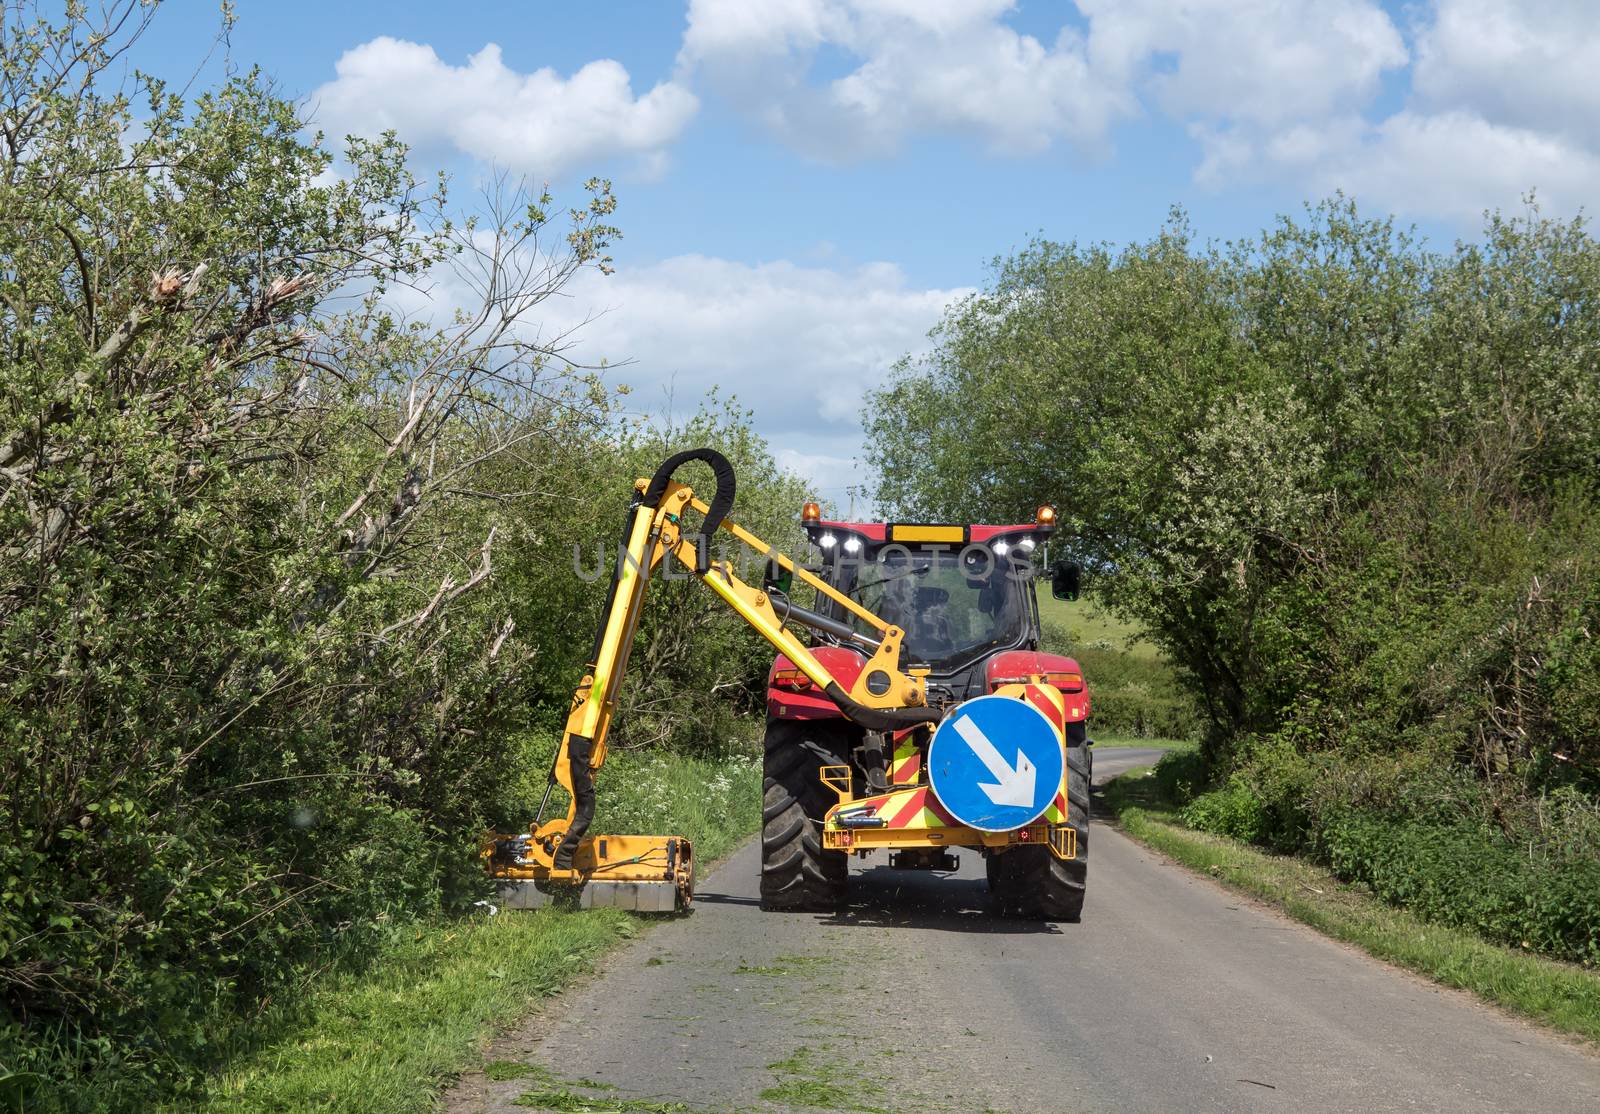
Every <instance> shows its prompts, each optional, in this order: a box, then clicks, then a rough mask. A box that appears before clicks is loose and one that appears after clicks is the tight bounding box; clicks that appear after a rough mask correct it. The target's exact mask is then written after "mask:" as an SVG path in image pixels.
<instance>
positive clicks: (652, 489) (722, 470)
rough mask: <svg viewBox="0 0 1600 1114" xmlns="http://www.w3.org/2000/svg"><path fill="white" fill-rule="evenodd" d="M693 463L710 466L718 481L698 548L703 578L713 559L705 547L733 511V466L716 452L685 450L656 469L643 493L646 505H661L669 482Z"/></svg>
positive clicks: (698, 571)
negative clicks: (699, 462)
mask: <svg viewBox="0 0 1600 1114" xmlns="http://www.w3.org/2000/svg"><path fill="white" fill-rule="evenodd" d="M691 460H703V461H705V462H706V463H707V464H709V465H711V474H712V476H714V477H715V478H716V481H717V490H716V494H714V495H712V497H711V502H710V503H708V504H707V509H706V520H705V521H704V522H703V523H701V524H700V542H701V544H700V545H699V546H698V547H697V548H698V550H699V557H698V558H697V560H696V567H695V572H697V573H701V574H704V573H705V571H706V569H707V568H709V567H710V558H709V557H708V555H707V553H706V547H707V546H708V545H709V544H710V542H711V535H713V534H715V533H716V532H717V527H718V526H721V525H722V520H723V519H724V518H727V517H728V512H729V511H731V510H732V509H733V495H734V492H735V490H736V489H737V486H738V485H737V484H736V483H735V482H734V478H733V465H731V464H729V463H728V458H727V457H725V456H723V455H722V454H721V453H719V452H717V450H716V449H685V450H684V451H683V452H681V453H673V454H672V455H671V456H669V457H667V459H666V460H664V461H662V462H661V467H660V468H657V469H656V474H655V475H654V476H652V477H651V478H650V486H649V487H647V488H645V490H644V501H645V503H646V504H648V505H650V506H655V505H656V504H657V503H659V502H661V497H662V496H663V495H665V494H666V492H667V481H668V480H670V479H672V473H674V472H676V471H677V470H678V469H679V468H680V467H682V466H683V465H685V464H687V463H689V462H690V461H691Z"/></svg>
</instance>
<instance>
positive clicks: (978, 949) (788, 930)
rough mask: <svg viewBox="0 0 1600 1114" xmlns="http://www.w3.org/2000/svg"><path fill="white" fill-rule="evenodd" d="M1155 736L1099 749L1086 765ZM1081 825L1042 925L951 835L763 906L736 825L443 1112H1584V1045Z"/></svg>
mask: <svg viewBox="0 0 1600 1114" xmlns="http://www.w3.org/2000/svg"><path fill="white" fill-rule="evenodd" d="M1159 753H1160V752H1158V751H1148V750H1103V751H1099V752H1097V753H1096V754H1095V771H1094V772H1095V780H1096V782H1097V783H1103V782H1104V781H1105V780H1106V779H1107V778H1109V777H1111V776H1113V775H1114V774H1116V773H1119V772H1121V771H1122V770H1125V769H1128V768H1130V767H1132V766H1136V765H1147V764H1149V763H1150V762H1152V761H1153V760H1154V759H1155V757H1156V756H1157V755H1159ZM1090 847H1091V854H1090V859H1089V864H1090V869H1089V895H1088V901H1087V903H1086V905H1085V909H1084V916H1083V921H1082V923H1081V924H1075V925H1074V924H1061V925H1038V924H1029V923H1025V922H1018V921H1012V920H1001V919H997V918H996V917H994V916H992V915H991V914H990V912H989V907H988V895H987V889H986V887H985V884H984V881H983V863H982V860H981V859H980V858H979V857H978V856H977V855H975V854H972V853H969V852H961V853H960V854H961V858H962V863H961V870H960V872H959V873H958V874H956V875H954V876H935V875H928V874H924V873H918V872H902V871H894V870H890V869H889V868H888V867H887V866H886V865H883V864H882V856H881V855H880V856H875V857H874V858H869V859H867V860H865V861H862V860H856V862H857V863H858V864H859V865H858V866H857V867H855V868H853V875H852V879H851V901H850V905H849V908H848V909H847V910H845V911H843V912H842V913H839V914H837V915H826V916H825V915H814V914H777V913H762V912H761V910H760V908H759V905H758V901H757V873H758V868H759V860H758V855H759V849H758V846H757V845H755V844H751V845H749V846H746V847H745V848H744V849H743V850H742V851H740V852H739V853H737V854H736V855H734V856H733V857H732V858H731V859H730V860H728V861H727V862H726V863H724V864H723V865H722V866H721V867H720V868H719V869H718V870H716V871H714V872H712V873H711V875H710V876H709V877H706V878H702V879H701V880H700V883H699V886H698V897H697V900H696V903H695V910H694V912H693V914H691V915H690V916H688V917H684V918H682V919H678V920H674V921H671V922H669V923H666V924H663V925H661V926H659V927H656V928H654V929H652V930H650V931H648V932H646V933H644V934H643V935H642V936H641V937H640V938H639V939H638V940H636V941H635V942H634V943H633V944H631V945H630V946H628V947H627V948H625V949H624V950H623V951H621V952H619V953H617V954H616V955H614V956H613V957H612V959H611V960H609V961H608V962H607V964H606V966H605V968H604V970H603V971H602V972H601V973H600V974H599V975H597V976H596V977H595V978H593V979H591V980H589V981H588V982H587V983H586V984H584V985H583V986H581V987H579V988H577V989H575V990H573V991H572V992H570V993H568V994H566V995H564V996H563V997H562V998H561V999H560V1000H558V1002H556V1003H555V1004H554V1006H553V1007H552V1009H551V1010H550V1011H548V1013H547V1014H546V1015H545V1016H544V1017H543V1018H541V1019H539V1020H536V1021H535V1022H533V1023H532V1024H531V1025H530V1026H529V1027H528V1028H526V1029H524V1030H522V1031H520V1032H516V1033H512V1034H510V1035H509V1036H507V1037H506V1038H504V1039H503V1040H502V1041H501V1042H500V1044H499V1045H498V1046H497V1048H496V1049H495V1050H494V1052H493V1053H492V1055H493V1056H496V1057H501V1058H505V1059H512V1060H524V1061H527V1062H530V1063H532V1064H535V1065H537V1068H536V1069H535V1070H536V1071H537V1072H539V1075H538V1076H533V1077H528V1078H522V1079H515V1080H505V1081H499V1082H493V1081H489V1080H487V1079H484V1078H483V1077H481V1076H478V1077H474V1078H469V1079H466V1080H464V1081H463V1083H462V1084H461V1086H459V1087H458V1088H457V1089H456V1091H455V1092H454V1094H453V1095H452V1096H451V1098H450V1103H449V1107H450V1110H451V1111H452V1112H455V1114H465V1112H468V1111H472V1112H478V1111H525V1110H528V1109H529V1108H530V1107H529V1105H515V1103H516V1100H517V1099H518V1098H519V1097H522V1096H524V1095H527V1094H528V1093H529V1092H530V1091H532V1092H534V1094H535V1095H538V1094H540V1093H543V1094H544V1095H545V1096H546V1098H545V1099H542V1100H541V1099H538V1098H532V1099H528V1098H524V1099H523V1102H524V1103H528V1102H530V1101H531V1102H533V1103H535V1104H537V1103H539V1102H541V1101H543V1102H546V1103H547V1104H548V1106H547V1107H546V1108H548V1107H559V1108H560V1109H584V1110H619V1111H626V1110H633V1111H639V1112H641V1114H650V1112H656V1111H670V1110H684V1109H687V1110H693V1111H700V1110H707V1111H783V1110H797V1109H813V1110H815V1109H837V1110H857V1111H896V1112H898V1111H919V1112H920V1111H973V1112H977V1111H1006V1112H1011V1114H1029V1112H1047V1111H1048V1112H1057V1111H1059V1112H1069V1111H1136V1112H1142V1111H1191V1110H1194V1111H1202V1110H1203V1111H1212V1110H1222V1111H1258V1110H1271V1111H1361V1112H1364V1114H1367V1112H1372V1111H1389V1110H1406V1111H1448V1112H1451V1114H1466V1112H1473V1111H1484V1112H1491V1111H1492V1112H1501V1111H1530V1112H1534V1111H1537V1112H1540V1114H1557V1112H1561V1111H1584V1112H1585V1114H1594V1112H1595V1111H1600V1057H1596V1056H1595V1055H1594V1054H1592V1053H1591V1052H1588V1051H1584V1050H1582V1049H1579V1048H1576V1047H1574V1046H1571V1045H1569V1044H1567V1043H1565V1042H1562V1041H1560V1040H1558V1039H1556V1038H1553V1037H1550V1036H1548V1035H1546V1034H1544V1033H1542V1032H1540V1031H1537V1030H1535V1029H1534V1028H1532V1027H1531V1026H1528V1025H1524V1024H1522V1023H1520V1022H1517V1021H1515V1020H1511V1019H1508V1018H1506V1017H1504V1016H1502V1015H1500V1014H1498V1013H1495V1012H1493V1011H1491V1010H1489V1009H1487V1008H1486V1007H1483V1006H1481V1005H1478V1004H1476V1003H1475V1002H1474V1001H1472V1000H1471V999H1469V998H1467V997H1466V996H1464V995H1462V994H1458V993H1455V992H1452V991H1447V990H1443V989H1440V988H1438V987H1435V986H1432V985H1431V984H1428V983H1426V982H1424V981H1422V980H1420V979H1417V978H1414V977H1412V976H1410V975H1408V974H1405V973H1403V972H1400V971H1397V970H1395V969H1394V968H1391V967H1387V966H1385V965H1383V964H1381V963H1378V962H1377V961H1375V960H1372V959H1370V958H1368V957H1367V956H1365V955H1363V954H1360V953H1358V952H1356V951H1354V950H1353V949H1350V948H1347V947H1345V946H1343V945H1341V944H1337V943H1334V942H1332V941H1330V940H1327V939H1325V938H1324V937H1322V936H1319V935H1318V934H1316V933H1314V932H1312V931H1311V930H1309V929H1306V928H1304V927H1301V926H1299V925H1297V924H1294V923H1292V922H1290V921H1288V920H1286V919H1284V918H1282V917H1280V916H1278V915H1276V914H1275V913H1273V912H1271V911H1269V910H1267V909H1265V908H1263V907H1260V906H1257V905H1254V904H1252V903H1251V902H1250V901H1249V900H1248V899H1245V898H1242V897H1240V896H1238V895H1236V894H1233V893H1231V892H1229V891H1227V890H1225V889H1224V888H1222V887H1221V886H1219V885H1217V884H1216V883H1214V882H1212V881H1210V880H1209V879H1206V878H1202V877H1199V876H1197V875H1195V874H1192V873H1190V872H1188V871H1186V870H1184V869H1182V868H1180V867H1177V866H1174V865H1172V864H1170V863H1168V862H1166V861H1165V860H1164V859H1162V858H1160V857H1159V856H1157V855H1156V854H1154V853H1153V852H1150V851H1148V850H1146V849H1145V848H1143V847H1142V846H1140V845H1138V844H1135V843H1134V842H1132V841H1130V840H1128V839H1127V838H1125V837H1123V836H1122V835H1120V834H1119V833H1117V832H1116V831H1115V830H1113V829H1111V828H1108V827H1106V826H1105V825H1103V824H1099V823H1096V824H1095V825H1094V828H1093V831H1092V835H1091V838H1090ZM558 1081H559V1082H558ZM579 1081H585V1082H587V1083H590V1084H598V1085H600V1086H589V1087H586V1086H583V1085H582V1084H581V1083H580V1082H579ZM552 1093H554V1094H557V1095H565V1096H567V1097H566V1098H563V1099H562V1100H561V1102H560V1103H558V1102H554V1101H550V1099H549V1097H548V1096H550V1095H551V1094H552ZM571 1096H578V1097H577V1098H576V1099H573V1098H571ZM584 1102H590V1103H593V1105H580V1104H581V1103H584ZM562 1103H565V1105H562ZM672 1104H683V1105H681V1106H677V1105H672ZM532 1108H533V1109H540V1108H541V1107H540V1106H539V1105H534V1106H533V1107H532Z"/></svg>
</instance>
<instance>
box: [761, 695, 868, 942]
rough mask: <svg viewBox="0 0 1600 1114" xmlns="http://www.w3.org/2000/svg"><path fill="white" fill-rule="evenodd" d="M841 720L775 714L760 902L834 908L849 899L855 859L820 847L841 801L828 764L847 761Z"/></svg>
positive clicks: (765, 767) (765, 791)
mask: <svg viewBox="0 0 1600 1114" xmlns="http://www.w3.org/2000/svg"><path fill="white" fill-rule="evenodd" d="M847 753H848V740H847V739H846V738H845V736H844V732H843V730H842V729H841V728H840V727H839V725H837V724H829V723H820V724H819V723H815V722H805V721H796V720H773V721H772V722H771V723H769V724H768V725H767V738H766V749H765V753H764V755H763V758H762V775H763V776H762V783H761V784H762V808H761V908H763V909H769V910H784V911H789V912H828V911H831V910H834V909H837V908H838V907H839V906H840V905H841V904H842V903H843V902H844V898H845V889H846V885H847V882H848V879H849V876H850V858H849V855H848V854H847V853H846V852H843V851H825V850H823V847H822V818H823V816H824V815H825V814H826V813H827V811H828V809H830V808H832V807H833V805H834V803H835V802H836V801H838V797H837V795H835V793H834V792H833V790H831V789H829V788H828V787H827V786H826V785H824V784H823V783H822V778H821V776H820V774H821V770H822V767H823V766H842V765H845V764H846V762H847V761H848V759H847V758H846V754H847Z"/></svg>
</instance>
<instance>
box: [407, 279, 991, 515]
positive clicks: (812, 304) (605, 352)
mask: <svg viewBox="0 0 1600 1114" xmlns="http://www.w3.org/2000/svg"><path fill="white" fill-rule="evenodd" d="M424 287H425V289H409V288H401V289H397V290H394V291H391V293H390V295H389V297H390V302H391V304H392V305H393V306H394V308H395V309H397V310H399V311H400V312H402V313H404V314H406V315H407V316H410V317H414V318H424V319H425V318H432V319H433V320H439V321H442V320H447V319H448V318H449V315H450V314H451V313H452V312H453V311H454V310H456V309H458V308H464V307H468V306H472V305H475V304H476V303H475V300H474V298H473V295H472V292H471V290H470V286H469V283H468V282H467V281H465V280H464V279H463V278H462V277H461V276H460V275H459V274H458V273H457V272H455V271H454V270H453V269H452V268H450V267H440V268H438V269H436V270H435V272H434V273H433V274H432V276H431V278H430V282H429V283H427V284H424ZM971 292H972V291H971V290H970V289H969V288H957V289H924V288H920V287H917V286H914V285H913V284H911V283H910V282H909V281H908V280H907V278H906V275H905V273H904V272H903V271H902V270H901V269H900V268H899V267H898V266H895V265H894V264H890V263H867V264H862V265H858V266H848V265H840V266H802V265H799V264H796V263H792V262H788V261H783V260H780V261H775V262H767V263H754V264H750V263H740V262H735V261H732V260H728V259H719V258H713V257H710V256H704V255H681V256H676V257H673V258H670V259H665V260H662V261H660V262H658V263H654V264H649V265H645V266H639V267H630V266H627V265H625V264H624V265H623V266H621V267H619V268H618V270H617V271H616V273H615V274H613V275H610V276H605V275H601V274H599V273H598V272H596V271H584V272H580V273H579V275H578V276H576V277H575V278H574V280H573V281H572V282H570V283H569V284H568V285H567V287H566V288H565V289H564V290H563V292H562V296H561V297H559V298H552V299H550V300H548V301H545V302H543V303H542V304H540V305H539V306H538V307H536V309H535V310H534V311H533V312H532V313H531V314H530V315H529V318H528V320H527V321H526V330H525V332H526V335H528V336H529V338H530V339H531V338H533V337H534V336H538V337H543V338H545V339H546V340H549V339H551V338H557V337H565V338H566V339H567V340H568V341H570V345H569V347H567V348H566V349H565V351H564V354H565V355H566V356H567V357H568V358H570V359H573V360H576V361H579V362H582V363H586V364H590V365H598V364H599V363H600V362H601V361H602V360H604V361H607V362H610V363H612V364H623V363H624V361H627V363H626V364H625V366H621V367H615V368H613V369H612V370H609V371H608V372H607V373H606V379H607V381H608V382H610V383H611V384H612V385H613V386H618V385H624V384H625V385H627V386H628V387H629V388H631V391H632V393H631V395H630V396H629V398H628V399H627V400H625V402H624V409H626V410H627V411H630V412H633V413H637V414H641V415H646V416H650V417H660V416H662V415H664V414H666V413H667V412H669V410H670V411H671V412H673V413H674V414H675V416H676V417H679V418H682V417H686V416H687V415H688V414H689V413H692V412H693V411H694V410H695V409H696V408H698V407H699V405H700V401H701V399H702V398H703V397H704V396H705V395H706V393H707V392H709V391H710V390H711V389H712V388H713V387H716V388H718V389H720V391H721V393H722V395H723V396H724V397H728V396H730V395H734V396H737V397H738V399H739V401H740V403H741V404H743V405H744V406H746V407H748V408H750V409H752V410H754V411H755V412H756V415H757V420H758V428H759V429H760V430H761V432H762V435H763V436H765V437H766V438H767V439H768V441H769V443H770V444H771V445H772V446H773V450H774V452H775V453H777V454H778V456H779V459H780V461H781V462H783V463H785V464H787V465H789V466H791V467H793V468H795V469H796V470H797V471H800V472H801V473H802V474H803V475H806V476H808V477H810V478H811V479H812V481H813V483H814V484H815V485H816V487H817V490H818V492H819V493H820V494H822V495H823V496H825V497H828V498H835V499H844V498H845V497H846V496H845V488H846V487H847V486H849V485H851V484H857V483H859V482H861V480H862V478H863V477H862V475H861V474H860V470H859V468H858V467H857V466H856V465H855V463H854V462H853V461H854V458H855V457H856V456H858V455H859V452H860V444H861V425H860V416H861V408H862V400H863V398H864V397H865V394H866V392H867V391H868V390H869V389H870V388H872V387H874V386H876V385H878V384H880V383H882V382H883V381H884V380H885V378H886V377H887V375H888V373H889V371H890V369H891V368H892V367H893V365H894V363H895V362H896V361H897V360H898V359H900V357H902V356H904V355H906V354H908V353H917V352H921V351H923V350H925V349H926V347H927V345H928V339H927V333H928V330H929V329H931V328H932V327H933V326H934V325H935V324H936V323H937V322H938V321H939V319H940V317H941V315H942V313H943V311H944V308H945V307H946V306H947V305H949V304H950V303H951V302H952V301H954V300H956V299H958V298H961V297H964V296H966V295H967V294H970V293H971Z"/></svg>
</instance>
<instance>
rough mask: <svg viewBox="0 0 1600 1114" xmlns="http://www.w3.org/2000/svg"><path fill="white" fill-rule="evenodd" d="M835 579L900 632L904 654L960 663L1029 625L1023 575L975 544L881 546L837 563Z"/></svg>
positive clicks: (1012, 639) (1012, 638)
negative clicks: (903, 636) (903, 634)
mask: <svg viewBox="0 0 1600 1114" xmlns="http://www.w3.org/2000/svg"><path fill="white" fill-rule="evenodd" d="M840 586H841V587H843V588H844V589H845V591H847V592H848V593H849V594H850V595H851V597H852V598H854V599H857V600H859V601H861V603H862V604H863V605H864V606H865V607H866V608H867V610H869V611H872V612H875V613H876V614H877V615H879V616H881V617H882V618H884V619H886V620H888V621H889V622H891V623H893V624H895V625H896V626H898V627H900V628H902V629H903V630H904V631H905V632H906V639H905V646H906V660H907V661H912V662H924V663H926V664H928V665H932V666H940V665H943V666H958V665H960V664H961V663H962V661H963V660H964V659H967V658H971V657H974V656H977V655H978V654H981V653H985V652H987V651H989V650H991V649H994V648H995V647H997V646H1008V645H1011V644H1012V643H1015V642H1017V641H1019V640H1020V639H1021V638H1022V637H1023V634H1024V632H1025V630H1026V627H1027V612H1026V607H1027V603H1026V599H1025V596H1024V592H1025V590H1026V589H1025V585H1024V583H1023V582H1022V581H1020V580H1019V579H1018V578H1017V577H1016V576H1015V575H1014V574H1013V573H1012V572H1011V569H1010V566H1009V565H1008V564H1007V562H1005V561H1004V560H997V559H996V558H994V557H993V555H992V554H990V553H989V552H988V551H987V550H985V549H983V548H981V547H977V546H971V547H968V548H966V549H965V550H956V549H951V548H949V547H932V548H929V549H918V548H915V547H912V548H907V547H905V546H893V545H892V546H885V547H884V548H883V549H882V550H881V551H880V552H879V553H877V554H875V555H873V556H870V557H866V558H864V559H863V560H862V561H860V562H857V563H856V564H854V565H853V566H848V567H843V568H841V569H840ZM858 625H860V626H861V629H863V630H866V627H865V625H864V624H858Z"/></svg>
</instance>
